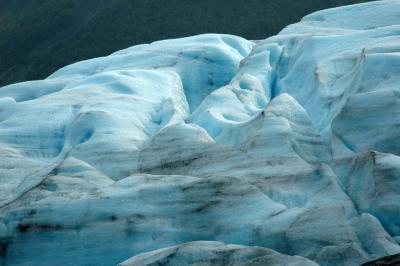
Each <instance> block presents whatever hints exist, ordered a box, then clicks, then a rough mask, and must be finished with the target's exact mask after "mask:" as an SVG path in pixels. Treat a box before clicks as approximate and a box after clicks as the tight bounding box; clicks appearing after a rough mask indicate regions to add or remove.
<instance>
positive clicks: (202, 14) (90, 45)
mask: <svg viewBox="0 0 400 266" xmlns="http://www.w3.org/2000/svg"><path fill="white" fill-rule="evenodd" d="M358 2H366V1H362V0H275V1H271V0H0V86H1V85H5V84H9V83H14V82H18V81H24V80H31V79H41V78H45V77H46V76H47V75H49V74H51V73H52V72H53V71H55V70H56V69H58V68H60V67H62V66H64V65H67V64H69V63H72V62H75V61H78V60H83V59H87V58H92V57H98V56H102V55H106V54H109V53H111V52H113V51H116V50H119V49H123V48H126V47H129V46H131V45H134V44H139V43H146V42H151V41H155V40H160V39H166V38H175V37H182V36H189V35H195V34H200V33H206V32H218V33H229V34H234V35H240V36H242V37H245V38H248V39H264V38H266V37H268V36H271V35H273V34H276V33H277V32H279V31H280V30H281V29H282V28H283V27H284V26H286V25H288V24H291V23H294V22H296V21H298V20H300V19H301V17H303V16H304V15H306V14H308V13H311V12H313V11H316V10H319V9H324V8H329V7H334V6H340V5H345V4H352V3H358Z"/></svg>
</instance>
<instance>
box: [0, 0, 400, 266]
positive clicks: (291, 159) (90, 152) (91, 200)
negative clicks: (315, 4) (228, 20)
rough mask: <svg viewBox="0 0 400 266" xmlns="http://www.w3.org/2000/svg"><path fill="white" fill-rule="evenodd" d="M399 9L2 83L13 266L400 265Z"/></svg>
mask: <svg viewBox="0 0 400 266" xmlns="http://www.w3.org/2000/svg"><path fill="white" fill-rule="evenodd" d="M399 11H400V2H399V1H398V0H384V1H375V2H370V3H365V4H358V5H353V6H346V7H339V8H334V9H328V10H323V11H318V12H316V13H313V14H310V15H308V16H306V17H304V18H303V19H302V20H301V21H300V22H299V23H296V24H293V25H290V26H288V27H286V28H285V29H283V30H282V31H281V32H280V33H279V34H278V35H276V36H273V37H270V38H268V39H265V40H260V41H249V40H245V39H243V38H241V37H237V36H231V35H224V34H204V35H198V36H193V37H187V38H181V39H174V40H165V41H158V42H154V43H151V44H143V45H138V46H133V47H130V48H128V49H125V50H121V51H118V52H116V53H113V54H111V55H109V56H106V57H101V58H95V59H91V60H86V61H82V62H78V63H75V64H72V65H70V66H66V67H64V68H62V69H60V70H58V71H57V72H55V73H54V74H52V75H51V76H49V77H48V78H46V79H44V80H39V81H29V82H23V83H18V84H12V85H8V86H5V87H2V88H0V265H116V264H120V265H121V266H130V265H193V264H196V265H326V266H328V265H359V264H361V263H364V262H367V261H370V260H374V259H377V258H380V257H384V256H388V255H393V254H397V253H400V245H399V243H400V88H399V86H400V12H399Z"/></svg>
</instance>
